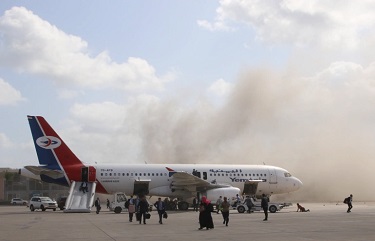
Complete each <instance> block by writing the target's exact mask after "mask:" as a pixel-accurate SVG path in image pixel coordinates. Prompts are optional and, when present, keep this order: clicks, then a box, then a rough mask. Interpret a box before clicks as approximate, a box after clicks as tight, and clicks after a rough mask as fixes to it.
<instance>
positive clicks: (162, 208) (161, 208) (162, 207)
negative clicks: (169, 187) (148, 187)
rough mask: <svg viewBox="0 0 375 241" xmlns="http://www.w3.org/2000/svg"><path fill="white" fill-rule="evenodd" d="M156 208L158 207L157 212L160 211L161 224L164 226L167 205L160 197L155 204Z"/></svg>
mask: <svg viewBox="0 0 375 241" xmlns="http://www.w3.org/2000/svg"><path fill="white" fill-rule="evenodd" d="M154 206H155V207H156V210H158V214H159V223H160V224H163V214H164V213H165V203H164V202H163V201H162V200H161V198H160V197H159V198H158V200H157V201H156V202H155V204H154Z"/></svg>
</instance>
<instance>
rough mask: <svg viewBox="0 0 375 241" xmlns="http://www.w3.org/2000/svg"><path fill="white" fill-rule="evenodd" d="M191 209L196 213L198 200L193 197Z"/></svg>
mask: <svg viewBox="0 0 375 241" xmlns="http://www.w3.org/2000/svg"><path fill="white" fill-rule="evenodd" d="M193 209H194V211H196V212H198V199H197V197H194V199H193Z"/></svg>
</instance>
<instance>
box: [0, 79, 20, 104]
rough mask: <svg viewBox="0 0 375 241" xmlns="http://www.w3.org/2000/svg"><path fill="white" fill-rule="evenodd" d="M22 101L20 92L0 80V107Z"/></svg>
mask: <svg viewBox="0 0 375 241" xmlns="http://www.w3.org/2000/svg"><path fill="white" fill-rule="evenodd" d="M23 100H25V99H24V98H23V97H22V95H21V92H19V91H18V90H16V89H14V88H13V87H12V86H11V85H10V84H9V83H7V82H5V81H4V80H3V79H1V78H0V105H15V104H17V103H18V102H20V101H23Z"/></svg>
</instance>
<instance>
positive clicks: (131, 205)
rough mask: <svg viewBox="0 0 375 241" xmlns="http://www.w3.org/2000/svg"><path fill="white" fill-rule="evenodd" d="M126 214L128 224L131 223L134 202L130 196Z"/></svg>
mask: <svg viewBox="0 0 375 241" xmlns="http://www.w3.org/2000/svg"><path fill="white" fill-rule="evenodd" d="M128 213H129V222H133V216H134V213H135V201H134V199H133V196H130V198H129V206H128Z"/></svg>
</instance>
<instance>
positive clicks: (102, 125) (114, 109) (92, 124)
mask: <svg viewBox="0 0 375 241" xmlns="http://www.w3.org/2000/svg"><path fill="white" fill-rule="evenodd" d="M70 112H71V114H72V117H73V118H74V120H76V121H77V123H81V124H80V126H82V125H85V126H86V127H89V128H94V129H95V130H103V129H106V131H108V129H109V130H116V129H118V128H119V127H120V126H121V125H122V124H123V121H124V118H125V107H124V106H123V105H119V104H116V103H113V102H109V101H106V102H103V103H91V104H87V105H84V104H75V105H74V106H73V107H72V108H71V110H70Z"/></svg>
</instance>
